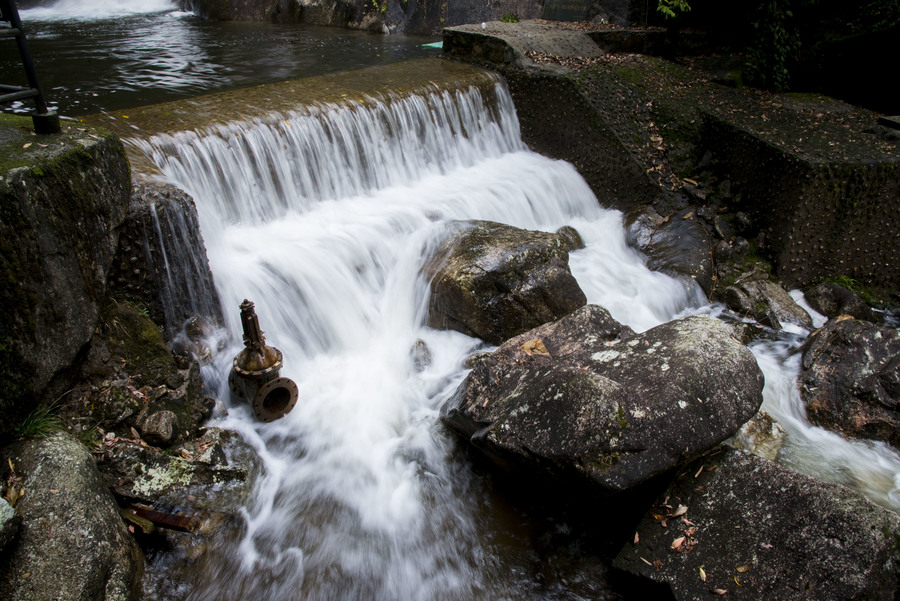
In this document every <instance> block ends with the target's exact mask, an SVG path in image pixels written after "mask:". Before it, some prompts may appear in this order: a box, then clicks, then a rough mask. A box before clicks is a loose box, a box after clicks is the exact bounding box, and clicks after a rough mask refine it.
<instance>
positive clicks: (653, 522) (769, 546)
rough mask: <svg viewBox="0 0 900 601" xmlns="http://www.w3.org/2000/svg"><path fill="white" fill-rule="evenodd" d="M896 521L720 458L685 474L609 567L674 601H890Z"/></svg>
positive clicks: (857, 497) (846, 496) (865, 505)
mask: <svg viewBox="0 0 900 601" xmlns="http://www.w3.org/2000/svg"><path fill="white" fill-rule="evenodd" d="M898 548H900V517H898V516H897V514H895V513H893V512H891V511H889V510H887V509H884V508H882V507H879V506H877V505H875V504H873V503H871V502H870V501H868V500H867V499H866V498H865V497H863V496H862V495H861V494H859V493H857V492H855V491H852V490H850V489H847V488H844V487H842V486H839V485H837V484H831V483H827V482H822V481H820V480H816V479H814V478H810V477H808V476H804V475H801V474H798V473H796V472H793V471H791V470H789V469H787V468H785V467H782V466H780V465H778V464H776V463H772V462H770V461H767V460H765V459H762V458H760V457H757V456H755V455H751V454H749V453H744V452H742V451H736V450H732V449H727V450H723V451H722V453H721V454H714V455H711V456H709V457H706V458H703V459H701V460H698V461H697V462H696V463H693V464H691V465H688V466H686V467H685V468H684V469H683V470H682V471H681V474H680V476H679V477H678V478H677V479H676V480H675V481H674V482H673V484H672V485H671V486H670V487H669V488H668V490H666V491H665V492H664V493H663V494H662V495H660V497H659V499H658V501H657V502H656V504H655V505H654V506H653V507H652V508H651V509H649V510H648V511H647V513H646V514H645V516H644V517H643V519H642V520H641V522H640V523H639V525H638V526H637V530H636V533H635V535H634V538H633V540H632V541H629V542H628V543H626V544H625V546H624V548H623V549H622V550H621V551H620V552H619V554H618V555H617V556H616V558H615V560H614V561H613V566H614V567H616V568H619V569H622V570H626V571H628V572H631V573H633V574H636V575H638V576H642V577H644V578H648V579H650V580H653V581H656V582H664V583H668V585H669V587H670V588H671V590H672V593H673V595H674V597H675V599H678V600H679V601H688V600H691V601H701V600H706V599H714V598H717V595H722V596H723V598H725V599H728V598H731V597H736V598H741V599H778V600H779V601H793V600H797V601H799V600H800V599H816V600H818V601H830V600H838V599H841V600H847V599H855V600H859V601H862V600H864V599H865V600H867V601H868V600H871V601H876V600H882V601H892V600H893V599H895V595H896V594H897V585H898V576H900V558H898V553H897V549H898Z"/></svg>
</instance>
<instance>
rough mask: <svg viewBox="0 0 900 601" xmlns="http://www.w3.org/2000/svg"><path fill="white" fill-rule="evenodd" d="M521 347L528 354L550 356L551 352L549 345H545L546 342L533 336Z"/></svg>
mask: <svg viewBox="0 0 900 601" xmlns="http://www.w3.org/2000/svg"><path fill="white" fill-rule="evenodd" d="M519 348H521V349H522V350H523V351H525V353H526V354H528V355H544V356H545V357H549V356H550V352H549V351H548V350H547V347H546V346H545V345H544V342H543V341H542V340H541V339H540V338H532V339H531V340H528V341H527V342H525V344H523V345H522V346H521V347H519Z"/></svg>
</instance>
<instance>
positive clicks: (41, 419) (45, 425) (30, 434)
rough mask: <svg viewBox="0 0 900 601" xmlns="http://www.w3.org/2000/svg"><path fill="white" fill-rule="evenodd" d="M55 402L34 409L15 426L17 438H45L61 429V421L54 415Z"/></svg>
mask: <svg viewBox="0 0 900 601" xmlns="http://www.w3.org/2000/svg"><path fill="white" fill-rule="evenodd" d="M56 409H57V407H56V404H55V403H53V404H50V405H48V406H47V407H44V408H43V409H35V410H34V411H32V412H31V413H29V414H28V416H27V417H26V418H25V419H24V420H23V421H22V423H21V424H19V426H18V427H17V428H16V435H17V436H18V437H19V438H23V439H24V438H46V437H47V436H49V435H50V434H52V433H53V432H58V431H59V430H62V429H63V424H62V421H61V420H60V419H59V416H58V415H56Z"/></svg>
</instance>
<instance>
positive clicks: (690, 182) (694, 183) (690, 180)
mask: <svg viewBox="0 0 900 601" xmlns="http://www.w3.org/2000/svg"><path fill="white" fill-rule="evenodd" d="M684 181H686V182H687V183H689V184H693V185H695V186H699V185H700V184H698V183H697V182H696V181H694V180H692V179H691V178H689V177H686V178H684Z"/></svg>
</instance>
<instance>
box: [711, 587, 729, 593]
mask: <svg viewBox="0 0 900 601" xmlns="http://www.w3.org/2000/svg"><path fill="white" fill-rule="evenodd" d="M712 592H713V594H714V595H724V594H725V593H727V592H728V591H726V590H725V589H723V588H714V589H713V590H712Z"/></svg>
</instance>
